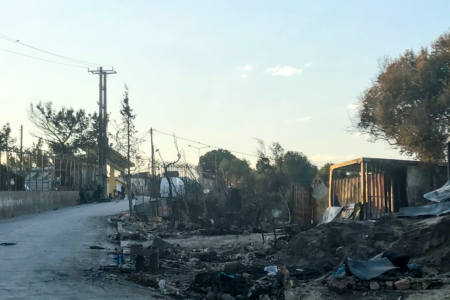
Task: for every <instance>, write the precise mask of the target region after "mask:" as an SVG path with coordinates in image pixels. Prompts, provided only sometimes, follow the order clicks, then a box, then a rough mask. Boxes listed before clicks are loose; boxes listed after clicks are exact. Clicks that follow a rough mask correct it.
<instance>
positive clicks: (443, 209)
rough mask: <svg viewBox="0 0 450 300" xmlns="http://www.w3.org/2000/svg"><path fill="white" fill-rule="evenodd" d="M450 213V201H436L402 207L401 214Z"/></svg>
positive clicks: (432, 214)
mask: <svg viewBox="0 0 450 300" xmlns="http://www.w3.org/2000/svg"><path fill="white" fill-rule="evenodd" d="M447 213H450V202H441V203H434V204H429V205H425V206H414V207H402V208H400V211H399V215H400V216H403V217H418V216H440V215H443V214H447Z"/></svg>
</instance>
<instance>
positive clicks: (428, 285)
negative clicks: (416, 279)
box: [422, 280, 431, 290]
mask: <svg viewBox="0 0 450 300" xmlns="http://www.w3.org/2000/svg"><path fill="white" fill-rule="evenodd" d="M430 285H431V283H430V282H429V281H428V280H425V281H424V282H422V288H423V289H424V290H427V289H428V288H429V287H430Z"/></svg>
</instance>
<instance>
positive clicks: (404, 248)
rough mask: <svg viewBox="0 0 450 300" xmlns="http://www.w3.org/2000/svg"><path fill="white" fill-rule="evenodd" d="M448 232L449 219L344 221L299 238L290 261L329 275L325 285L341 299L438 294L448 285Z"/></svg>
mask: <svg viewBox="0 0 450 300" xmlns="http://www.w3.org/2000/svg"><path fill="white" fill-rule="evenodd" d="M449 226H450V216H441V217H432V218H427V219H411V218H404V219H403V218H386V219H382V220H378V221H366V222H362V221H347V220H342V221H337V222H331V223H326V224H320V225H319V226H317V227H315V228H313V229H310V230H308V231H304V232H301V233H300V234H299V235H297V236H296V237H294V238H293V239H292V241H291V243H290V245H289V249H288V250H287V255H289V256H290V257H291V261H297V262H302V263H303V265H307V266H310V267H316V268H318V269H320V268H322V270H323V271H328V273H327V275H328V276H326V277H324V278H323V280H322V282H321V284H323V285H326V286H327V287H328V289H329V290H330V291H333V292H337V293H339V294H342V293H345V292H347V291H352V290H353V291H360V292H368V291H379V292H383V291H385V290H387V291H389V290H427V289H435V288H439V287H441V286H442V285H443V284H444V283H448V282H449V281H448V277H449V271H450V270H449V259H450V250H449V249H450V248H449V247H450V231H449V230H448V228H449ZM330 269H331V270H330ZM316 283H317V282H314V283H313V282H311V284H316Z"/></svg>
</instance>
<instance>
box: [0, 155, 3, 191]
mask: <svg viewBox="0 0 450 300" xmlns="http://www.w3.org/2000/svg"><path fill="white" fill-rule="evenodd" d="M2 171H3V170H2V151H0V191H3V178H2Z"/></svg>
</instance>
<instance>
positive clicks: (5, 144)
mask: <svg viewBox="0 0 450 300" xmlns="http://www.w3.org/2000/svg"><path fill="white" fill-rule="evenodd" d="M15 142H16V139H15V138H13V137H11V127H10V126H9V123H6V124H5V125H3V127H2V128H1V129H0V151H11V150H14V149H15V148H14V144H15Z"/></svg>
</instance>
